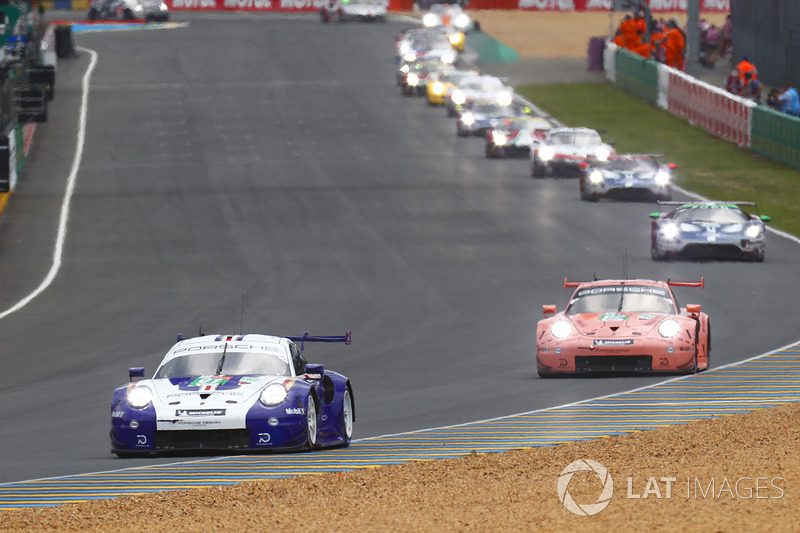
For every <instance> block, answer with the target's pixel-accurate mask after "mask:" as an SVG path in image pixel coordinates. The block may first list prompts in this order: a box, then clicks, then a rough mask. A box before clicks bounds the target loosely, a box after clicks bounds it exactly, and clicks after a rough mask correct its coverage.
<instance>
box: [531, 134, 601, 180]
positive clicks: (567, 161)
mask: <svg viewBox="0 0 800 533" xmlns="http://www.w3.org/2000/svg"><path fill="white" fill-rule="evenodd" d="M611 155H614V147H613V146H612V145H611V144H608V143H604V142H603V140H602V139H601V138H600V133H598V132H597V131H595V130H592V129H589V128H556V129H552V130H550V132H549V133H548V134H547V138H546V139H545V140H544V141H543V142H542V143H541V144H539V146H537V147H536V149H535V150H532V151H531V155H530V165H531V175H532V176H533V177H535V178H538V177H542V176H549V175H554V176H580V174H581V173H582V170H583V169H582V167H581V163H594V162H596V161H606V160H607V159H608V157H609V156H611Z"/></svg>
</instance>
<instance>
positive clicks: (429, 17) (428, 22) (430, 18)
mask: <svg viewBox="0 0 800 533" xmlns="http://www.w3.org/2000/svg"><path fill="white" fill-rule="evenodd" d="M437 22H438V20H437V18H436V15H434V14H433V13H425V14H424V15H423V16H422V25H423V26H425V27H426V28H430V27H431V26H436V23H437Z"/></svg>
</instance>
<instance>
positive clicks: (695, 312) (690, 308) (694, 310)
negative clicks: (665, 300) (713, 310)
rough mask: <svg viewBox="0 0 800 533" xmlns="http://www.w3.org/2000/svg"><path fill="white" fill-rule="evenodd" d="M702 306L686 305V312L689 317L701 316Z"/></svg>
mask: <svg viewBox="0 0 800 533" xmlns="http://www.w3.org/2000/svg"><path fill="white" fill-rule="evenodd" d="M700 308H701V305H700V304H687V305H686V312H687V313H689V316H694V317H697V316H700Z"/></svg>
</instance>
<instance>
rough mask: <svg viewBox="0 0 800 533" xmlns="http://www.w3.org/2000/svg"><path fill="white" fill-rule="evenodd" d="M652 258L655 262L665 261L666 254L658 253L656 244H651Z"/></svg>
mask: <svg viewBox="0 0 800 533" xmlns="http://www.w3.org/2000/svg"><path fill="white" fill-rule="evenodd" d="M650 257H652V258H653V261H663V260H664V259H665V257H664V254H660V253H658V249H657V248H656V243H655V242H651V243H650Z"/></svg>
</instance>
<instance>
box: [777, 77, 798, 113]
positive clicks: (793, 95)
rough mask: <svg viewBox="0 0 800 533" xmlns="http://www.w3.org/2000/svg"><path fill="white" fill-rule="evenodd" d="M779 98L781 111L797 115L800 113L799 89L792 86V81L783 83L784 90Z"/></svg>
mask: <svg viewBox="0 0 800 533" xmlns="http://www.w3.org/2000/svg"><path fill="white" fill-rule="evenodd" d="M779 98H780V101H781V111H783V112H784V113H786V114H788V115H792V116H795V117H796V116H797V115H798V114H800V96H798V95H797V89H795V88H794V87H792V84H791V83H790V82H788V81H787V82H786V83H784V84H783V91H781V95H780V97H779Z"/></svg>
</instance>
